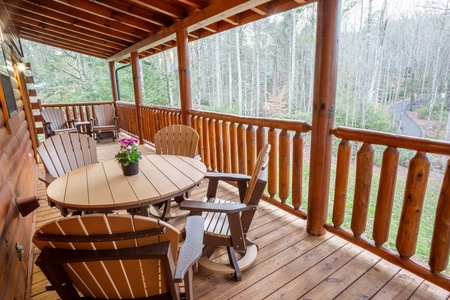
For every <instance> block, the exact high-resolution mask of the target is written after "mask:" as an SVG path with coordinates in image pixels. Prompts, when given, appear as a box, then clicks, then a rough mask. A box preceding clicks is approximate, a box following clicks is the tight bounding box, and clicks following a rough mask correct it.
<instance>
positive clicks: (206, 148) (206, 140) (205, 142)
mask: <svg viewBox="0 0 450 300" xmlns="http://www.w3.org/2000/svg"><path fill="white" fill-rule="evenodd" d="M208 123H209V120H208V118H203V119H202V126H203V154H204V155H205V156H204V161H203V163H204V164H205V165H206V168H207V169H210V168H211V158H210V156H209V154H210V152H209V134H208V133H209V130H208Z"/></svg>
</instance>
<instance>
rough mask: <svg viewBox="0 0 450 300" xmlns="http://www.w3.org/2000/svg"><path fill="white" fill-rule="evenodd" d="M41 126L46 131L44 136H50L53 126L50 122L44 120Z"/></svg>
mask: <svg viewBox="0 0 450 300" xmlns="http://www.w3.org/2000/svg"><path fill="white" fill-rule="evenodd" d="M42 126H43V127H44V131H45V133H46V137H47V136H51V135H52V132H53V128H52V127H53V126H52V122H50V121H49V122H44V123H42Z"/></svg>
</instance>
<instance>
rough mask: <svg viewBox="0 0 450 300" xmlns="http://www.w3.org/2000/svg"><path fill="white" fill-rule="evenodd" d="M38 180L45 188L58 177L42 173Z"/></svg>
mask: <svg viewBox="0 0 450 300" xmlns="http://www.w3.org/2000/svg"><path fill="white" fill-rule="evenodd" d="M38 178H39V180H40V181H43V182H44V183H45V186H48V185H49V184H50V183H52V182H53V181H54V180H55V179H56V177H53V176H52V175H51V174H50V173H42V174H41V175H39V177H38Z"/></svg>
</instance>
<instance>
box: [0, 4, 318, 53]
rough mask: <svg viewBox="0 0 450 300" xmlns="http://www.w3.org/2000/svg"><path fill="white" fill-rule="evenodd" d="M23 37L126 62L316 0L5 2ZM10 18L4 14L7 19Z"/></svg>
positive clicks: (17, 31) (14, 25)
mask: <svg viewBox="0 0 450 300" xmlns="http://www.w3.org/2000/svg"><path fill="white" fill-rule="evenodd" d="M0 1H2V2H3V3H4V7H5V8H6V12H7V14H8V15H9V18H10V19H11V20H12V24H8V26H9V27H13V30H15V32H16V33H17V35H18V36H19V38H21V39H25V40H29V41H33V42H37V43H41V44H46V45H50V46H54V47H57V48H61V49H66V50H71V51H75V52H79V53H83V54H86V55H91V56H95V57H98V58H103V59H107V60H114V61H121V62H126V61H128V60H129V57H130V53H131V52H134V51H138V53H139V56H140V57H141V58H142V57H146V56H149V55H152V54H155V53H159V52H161V51H164V50H167V49H169V48H172V47H175V46H176V37H175V36H176V32H177V31H179V30H183V29H187V30H188V36H189V40H190V41H192V40H196V39H199V38H203V37H206V36H210V35H212V34H215V33H218V32H221V31H224V30H227V29H231V28H234V27H237V26H240V25H244V24H246V23H249V22H253V21H256V20H259V19H262V18H265V17H267V16H270V15H273V14H276V13H279V12H283V11H286V10H290V9H293V8H296V7H299V6H302V5H305V4H307V3H311V2H315V1H316V0H272V1H270V0H0ZM4 17H5V16H2V19H4Z"/></svg>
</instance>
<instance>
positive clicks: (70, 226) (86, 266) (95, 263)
mask: <svg viewBox="0 0 450 300" xmlns="http://www.w3.org/2000/svg"><path fill="white" fill-rule="evenodd" d="M200 220H201V219H200ZM199 226H200V227H201V226H203V225H202V223H200V224H199ZM160 227H164V228H165V230H164V231H163V232H161V234H158V235H151V236H144V237H139V238H133V239H127V240H122V239H120V238H119V237H118V238H117V240H115V241H97V239H96V238H93V239H92V240H93V242H90V243H86V242H77V241H76V240H72V242H50V241H42V240H39V239H37V238H36V236H35V238H34V239H33V242H34V243H35V245H36V246H37V247H38V248H39V249H41V250H42V249H44V247H50V248H62V249H70V250H95V251H102V250H110V249H111V250H112V249H123V250H120V251H127V253H128V251H131V250H130V249H134V248H136V247H143V246H146V247H148V246H147V245H152V244H157V245H163V244H161V243H162V242H169V243H166V244H165V246H162V247H163V248H160V249H161V250H162V252H161V251H159V250H158V249H159V248H146V249H142V251H141V253H142V255H145V257H147V256H148V255H156V256H155V258H156V259H134V257H135V256H132V257H130V258H132V259H122V260H116V259H114V260H110V259H109V258H107V257H103V259H101V257H99V258H98V260H97V258H96V257H95V255H96V254H90V253H89V254H86V255H85V256H86V258H89V260H84V262H69V263H68V264H66V265H65V266H64V268H65V270H66V272H67V274H68V275H69V277H70V278H71V281H72V282H73V283H74V284H75V286H76V287H77V289H78V290H79V291H80V292H81V293H82V294H83V295H84V296H88V297H93V298H114V299H119V298H144V297H148V296H152V295H159V294H164V293H167V292H169V291H170V293H171V296H172V297H173V298H174V299H179V297H180V289H179V287H178V285H177V284H175V283H174V274H175V263H176V254H177V250H178V240H179V234H180V233H179V231H178V230H177V229H176V228H174V227H173V226H171V225H170V224H167V223H164V222H160V221H159V220H156V219H150V218H146V217H140V216H130V215H105V214H91V215H84V216H77V217H69V218H61V219H58V220H56V221H52V222H50V223H47V224H45V225H43V226H42V227H41V228H40V229H38V230H37V233H43V234H61V235H67V236H68V238H70V237H69V236H71V235H76V236H80V235H86V236H95V235H105V234H112V235H114V234H118V236H123V234H125V233H127V232H128V233H130V232H135V231H143V230H150V229H155V228H160ZM200 243H201V240H200ZM152 249H153V250H152ZM199 249H200V248H199ZM96 253H99V252H96ZM113 253H117V252H116V251H114V252H113ZM129 253H134V251H131V252H129ZM152 253H154V254H152ZM69 254H72V253H66V255H64V257H61V259H59V258H57V261H64V259H65V257H67V256H69V260H71V257H72V256H73V257H80V255H76V256H75V255H69ZM111 255H112V254H111ZM197 255H200V253H198V254H197ZM121 257H122V258H124V257H125V256H121ZM50 259H51V258H50ZM39 260H40V258H38V260H37V262H36V263H41V262H40V261H39ZM50 264H51V262H50ZM47 265H48V263H46V264H44V265H43V267H42V268H43V269H46V266H47Z"/></svg>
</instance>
